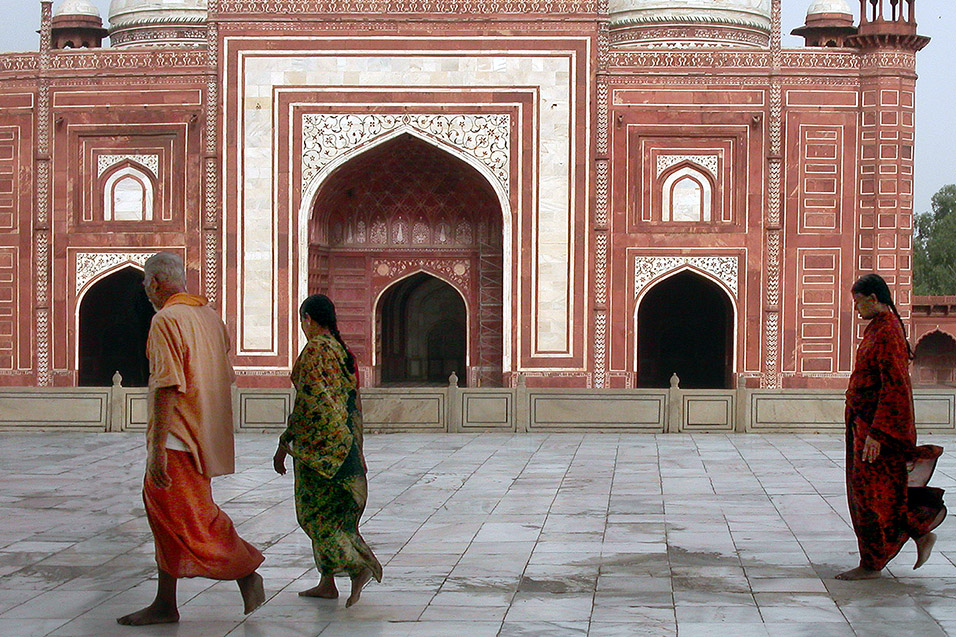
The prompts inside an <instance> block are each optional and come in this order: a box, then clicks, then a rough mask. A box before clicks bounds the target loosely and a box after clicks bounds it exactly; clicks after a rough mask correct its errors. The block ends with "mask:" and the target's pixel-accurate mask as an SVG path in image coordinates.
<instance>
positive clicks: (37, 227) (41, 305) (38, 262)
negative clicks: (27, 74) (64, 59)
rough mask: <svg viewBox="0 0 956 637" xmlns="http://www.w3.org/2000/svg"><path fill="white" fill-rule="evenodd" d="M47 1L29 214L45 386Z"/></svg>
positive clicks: (40, 380)
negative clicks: (32, 189)
mask: <svg viewBox="0 0 956 637" xmlns="http://www.w3.org/2000/svg"><path fill="white" fill-rule="evenodd" d="M52 6H53V3H52V2H51V0H42V2H41V4H40V81H39V89H38V95H37V106H36V118H35V122H36V124H35V126H36V130H35V132H34V138H35V139H36V154H35V155H34V161H35V164H36V166H35V174H36V181H35V182H34V184H35V185H34V189H35V190H34V192H35V200H34V201H35V204H34V205H35V208H34V217H33V237H34V254H33V258H34V262H33V265H34V268H35V276H36V278H35V281H36V287H35V288H34V300H33V301H34V308H35V316H36V330H35V333H34V339H35V341H34V342H35V348H34V351H35V352H36V359H35V361H36V362H35V373H36V384H37V385H39V386H41V387H45V386H48V385H50V383H51V374H50V347H51V340H52V339H51V336H50V266H51V255H50V200H51V197H50V182H51V177H52V175H51V171H50V136H51V131H50V119H51V111H50V81H49V79H48V78H47V74H48V72H49V68H50V46H51V34H52Z"/></svg>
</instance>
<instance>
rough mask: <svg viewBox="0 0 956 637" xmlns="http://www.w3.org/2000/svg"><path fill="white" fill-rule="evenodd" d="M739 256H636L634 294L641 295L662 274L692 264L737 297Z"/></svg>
mask: <svg viewBox="0 0 956 637" xmlns="http://www.w3.org/2000/svg"><path fill="white" fill-rule="evenodd" d="M738 263H739V258H738V257H733V256H720V257H683V256H681V257H649V256H636V257H634V296H635V297H637V296H639V295H640V293H641V291H642V290H643V289H644V288H646V287H647V285H648V283H650V282H651V281H653V280H654V279H656V278H658V277H659V276H660V275H662V274H666V273H668V272H672V271H674V270H679V269H682V268H684V267H686V266H691V267H693V268H696V269H698V270H701V271H703V272H707V273H708V274H711V275H713V276H714V277H716V278H717V279H718V280H719V281H722V282H723V283H724V284H725V285H726V286H727V288H728V289H730V290H731V291H732V292H733V294H734V298H736V297H737V292H738V290H737V278H738V274H737V268H738Z"/></svg>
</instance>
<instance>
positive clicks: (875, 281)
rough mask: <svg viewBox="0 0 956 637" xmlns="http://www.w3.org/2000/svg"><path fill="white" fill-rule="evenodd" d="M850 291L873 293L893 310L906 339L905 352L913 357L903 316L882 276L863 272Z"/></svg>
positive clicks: (863, 293) (868, 294)
mask: <svg viewBox="0 0 956 637" xmlns="http://www.w3.org/2000/svg"><path fill="white" fill-rule="evenodd" d="M850 291H851V292H852V293H853V294H862V295H863V296H870V295H871V294H875V295H876V300H877V301H879V302H880V303H882V304H884V305H886V306H888V307H889V308H890V309H891V310H892V311H893V314H895V315H896V319H897V320H898V321H899V322H900V328H901V329H902V330H903V340H904V341H906V352H907V354H908V355H909V357H910V358H913V348H912V347H910V342H909V340H907V338H906V325H905V324H904V323H903V318H902V317H901V316H900V313H899V310H897V309H896V305H895V304H894V303H893V295H892V294H890V286H888V285H887V284H886V281H884V280H883V277H881V276H880V275H879V274H877V273H875V272H870V273H869V274H864V275H863V276H861V277H860V278H859V279H857V280H856V283H854V284H853V287H852V288H850Z"/></svg>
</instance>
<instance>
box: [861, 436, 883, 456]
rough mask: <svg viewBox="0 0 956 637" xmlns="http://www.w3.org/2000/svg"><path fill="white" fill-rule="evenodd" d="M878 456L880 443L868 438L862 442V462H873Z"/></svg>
mask: <svg viewBox="0 0 956 637" xmlns="http://www.w3.org/2000/svg"><path fill="white" fill-rule="evenodd" d="M879 456H880V441H879V440H874V439H873V438H870V437H869V436H867V437H866V440H864V441H863V462H873V461H874V460H876V459H877V458H878V457H879Z"/></svg>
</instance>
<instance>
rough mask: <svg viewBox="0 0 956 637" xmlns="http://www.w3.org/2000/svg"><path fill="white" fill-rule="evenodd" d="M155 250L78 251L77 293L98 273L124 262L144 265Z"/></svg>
mask: <svg viewBox="0 0 956 637" xmlns="http://www.w3.org/2000/svg"><path fill="white" fill-rule="evenodd" d="M153 254H154V252H153V251H150V252H77V253H76V293H77V294H79V293H80V290H82V289H83V286H85V285H86V284H87V283H89V282H90V281H92V280H93V279H94V278H96V276H97V275H98V274H100V273H101V272H105V271H107V270H109V269H111V268H114V267H116V266H117V265H120V264H122V263H135V264H137V265H139V266H142V265H143V264H144V263H146V259H148V258H150V257H151V256H153Z"/></svg>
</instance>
